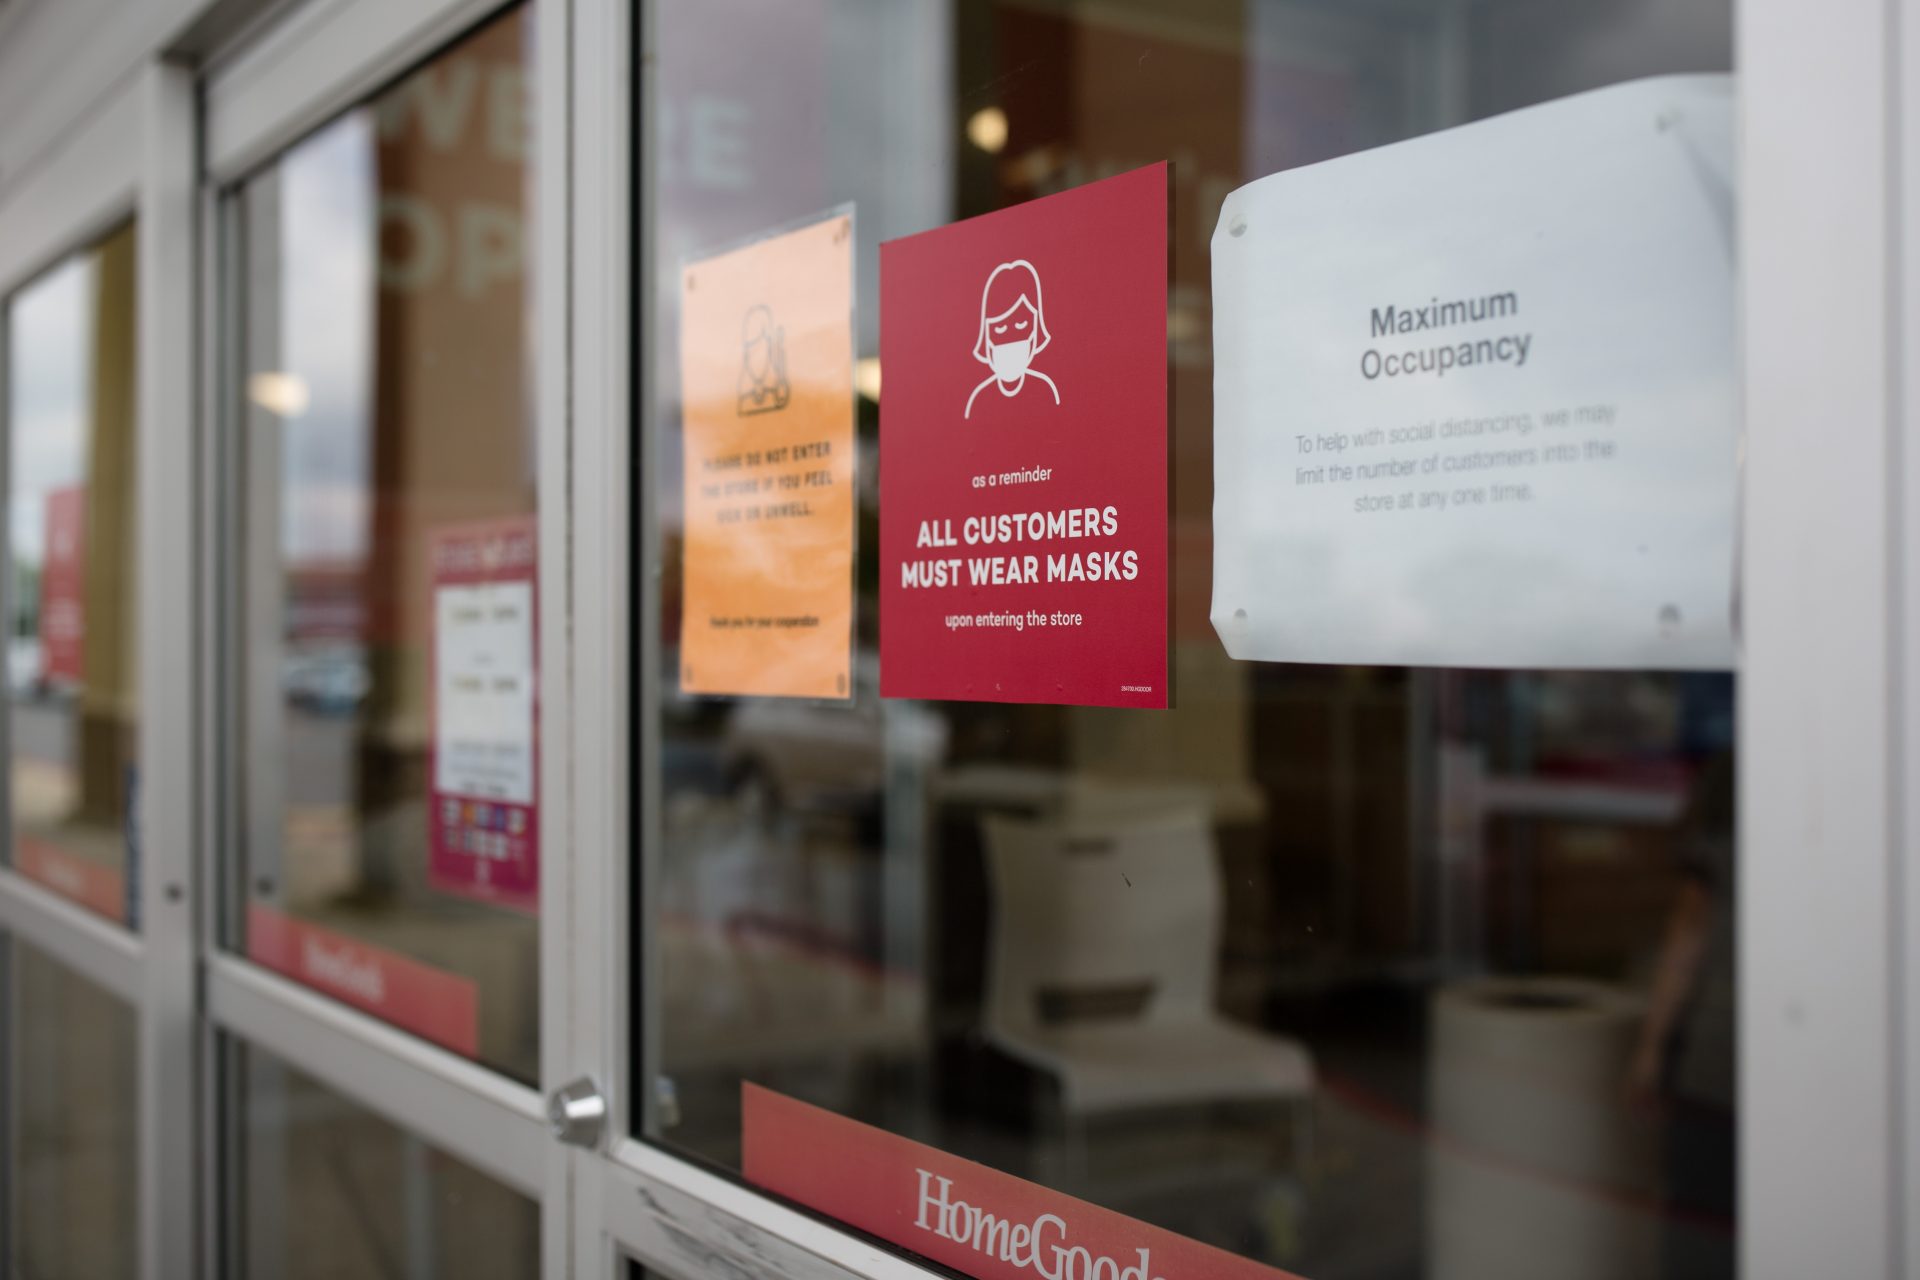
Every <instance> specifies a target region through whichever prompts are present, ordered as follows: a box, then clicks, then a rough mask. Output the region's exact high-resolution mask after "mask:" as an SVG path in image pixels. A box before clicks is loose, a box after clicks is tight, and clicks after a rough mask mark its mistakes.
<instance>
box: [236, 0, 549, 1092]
mask: <svg viewBox="0 0 1920 1280" xmlns="http://www.w3.org/2000/svg"><path fill="white" fill-rule="evenodd" d="M531 38H532V25H531V23H530V22H529V21H528V20H527V18H526V16H525V14H524V12H523V11H520V10H515V11H512V12H509V13H507V14H505V15H503V16H501V17H498V18H496V19H494V20H492V21H491V22H489V23H488V24H487V25H485V26H483V27H481V28H479V29H478V30H476V31H474V32H473V33H471V34H469V35H467V36H466V37H464V38H463V39H461V40H460V41H458V42H457V43H455V44H454V45H452V46H451V47H449V48H448V49H446V50H445V51H444V52H442V53H440V54H438V55H436V56H435V57H433V58H431V59H430V60H428V61H427V62H426V63H424V64H423V65H422V66H420V67H419V68H417V69H415V70H413V71H411V72H409V73H408V74H407V75H405V76H404V77H403V78H401V79H400V80H399V81H398V82H396V83H395V84H393V85H392V86H391V87H389V88H387V89H385V90H384V91H382V92H381V93H379V94H378V95H376V96H375V97H374V98H372V99H371V100H370V101H368V102H367V103H365V104H364V105H362V106H359V107H356V108H354V109H353V110H351V111H349V112H347V113H346V114H344V115H343V116H341V117H339V118H338V119H336V120H334V121H333V122H332V123H330V124H328V125H326V126H325V127H324V128H322V129H320V130H319V131H318V132H316V133H315V134H313V135H312V136H311V137H309V138H307V139H305V140H304V141H302V142H300V143H299V144H297V145H296V146H294V147H293V148H291V149H290V150H289V151H287V152H286V153H285V154H283V155H281V156H280V157H279V158H277V159H275V160H274V161H272V162H271V163H270V164H268V165H267V166H266V167H264V168H263V169H261V170H260V171H259V172H257V173H255V174H253V175H252V176H250V177H248V178H247V179H245V180H244V181H243V182H241V183H240V184H239V185H238V186H237V187H236V188H235V189H234V190H232V191H231V192H230V193H229V198H228V201H227V206H226V217H225V221H224V226H225V228H226V233H227V235H228V236H229V237H230V238H231V240H232V242H233V245H234V247H235V249H236V251H237V252H236V253H234V255H233V256H232V259H231V260H232V261H233V262H234V264H235V265H234V268H233V269H234V271H235V273H236V277H237V279H236V283H237V285H238V294H239V298H240V304H239V311H240V314H239V316H238V317H237V320H238V332H239V334H240V342H239V348H240V349H239V353H238V363H239V377H238V378H237V380H236V381H237V385H235V386H234V387H232V389H231V391H232V394H233V395H234V396H235V397H236V399H237V400H238V401H239V402H240V405H241V408H240V413H239V420H238V423H237V429H236V431H235V432H234V435H233V439H232V440H231V446H232V448H233V451H234V455H235V467H236V468H237V470H238V472H239V475H240V478H241V482H240V484H239V485H238V487H237V492H238V493H239V494H240V495H242V496H241V509H240V511H239V513H238V515H239V520H240V531H239V532H240V539H239V543H240V548H241V549H240V552H239V555H238V557H237V559H236V561H235V562H234V564H233V580H234V581H235V582H236V584H237V600H236V602H235V603H236V610H235V612H236V614H237V616H238V618H239V626H240V634H239V635H238V636H237V637H236V639H237V642H238V656H239V662H238V664H237V666H236V668H235V670H234V672H233V678H234V679H236V680H237V682H238V688H237V694H238V696H237V699H236V701H237V705H238V707H239V712H238V715H239V723H238V724H237V725H236V726H235V727H236V732H237V735H238V736H237V740H238V742H239V743H240V748H239V750H238V751H237V753H236V756H235V760H234V768H235V769H236V770H237V773H238V780H239V783H240V786H239V788H238V795H239V812H238V813H237V814H235V815H234V817H235V822H236V824H237V828H238V831H239V836H240V839H239V865H238V868H237V870H238V876H237V894H236V898H237V901H238V903H239V909H238V910H237V911H236V913H235V917H234V919H233V920H232V921H231V922H230V926H231V927H230V932H229V934H228V941H229V942H230V943H231V944H232V945H234V946H235V947H236V948H238V949H240V950H242V951H243V952H244V953H245V954H247V955H248V956H249V957H251V958H252V959H254V960H256V961H258V962H260V963H262V964H264V965H267V966H269V967H271V968H274V969H276V970H279V971H280V972H282V973H285V974H287V975H288V976H291V977H293V978H294V979H296V980H297V981H301V982H304V983H307V984H309V985H312V986H314V987H315V988H317V989H319V990H321V991H323V992H326V993H327V994H329V995H332V996H334V997H336V998H338V999H341V1000H344V1001H346V1002H348V1003H350V1004H353V1005H355V1006H356V1007H359V1008H362V1009H364V1010H366V1011H367V1012H370V1013H372V1014H374V1015H376V1016H378V1017H382V1018H385V1019H387V1020H388V1021H391V1022H393V1023H395V1024H397V1025H399V1026H401V1027H404V1028H406V1029H408V1030H410V1031H413V1032H415V1033H416V1034H419V1035H421V1036H424V1037H426V1038H427V1039H429V1040H432V1041H433V1042H434V1043H436V1044H439V1045H441V1046H442V1047H444V1048H448V1049H451V1050H453V1051H454V1052H457V1053H461V1054H464V1055H466V1056H468V1057H472V1058H475V1059H477V1060H479V1061H481V1062H484V1063H486V1064H488V1065H490V1066H493V1067H496V1068H498V1069H500V1070H502V1071H505V1072H507V1073H509V1074H511V1075H513V1076H515V1077H517V1078H519V1079H522V1080H532V1079H534V1078H535V1076H536V1074H537V1069H538V1062H539V1054H538V1043H539V1042H538V1029H539V1017H538V1010H539V986H538V977H539V964H538V946H537V938H536V933H537V929H536V919H537V907H538V895H539V840H538V829H539V826H538V809H539V800H538V794H537V779H538V761H537V743H536V742H535V738H534V720H535V698H536V692H535V688H534V674H535V653H534V637H535V635H536V634H537V626H536V622H535V614H536V610H537V608H538V602H537V584H536V582H535V575H534V565H535V563H536V551H535V543H534V537H535V533H534V513H535V502H536V498H535V475H534V456H535V448H534V429H533V409H532V403H531V394H532V393H531V381H532V380H531V370H532V359H533V356H532V349H533V341H534V338H533V333H532V330H531V326H530V316H531V290H530V288H529V284H528V272H529V247H530V245H531V244H532V237H531V235H530V233H529V228H528V218H529V211H530V209H531V199H530V193H529V185H530V183H531V180H532V179H531V174H532V164H531V147H532V134H531V116H530V111H531V106H530V102H529V94H530V66H531V43H530V42H531Z"/></svg>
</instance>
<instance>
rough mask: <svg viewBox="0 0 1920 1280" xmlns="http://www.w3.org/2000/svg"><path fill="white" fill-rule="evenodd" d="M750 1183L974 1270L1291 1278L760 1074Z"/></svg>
mask: <svg viewBox="0 0 1920 1280" xmlns="http://www.w3.org/2000/svg"><path fill="white" fill-rule="evenodd" d="M740 1110H741V1120H740V1128H741V1138H742V1145H743V1146H744V1148H745V1150H744V1151H743V1152H742V1165H743V1170H744V1172H745V1174H746V1178H747V1181H748V1182H751V1183H753V1184H754V1185H755V1186H758V1187H764V1188H766V1189H767V1190H768V1191H771V1192H774V1193H775V1194H776V1195H782V1196H785V1197H787V1198H788V1199H789V1200H795V1201H798V1202H799V1203H801V1204H804V1205H806V1206H807V1207H808V1208H811V1209H816V1210H818V1211H819V1212H821V1213H825V1214H828V1215H830V1216H832V1217H835V1218H838V1219H840V1220H841V1221H843V1222H847V1223H850V1224H852V1225H853V1226H855V1227H858V1228H859V1229H860V1230H862V1231H865V1232H868V1233H870V1234H872V1235H875V1236H878V1237H879V1238H880V1239H882V1240H886V1241H889V1242H891V1243H893V1244H897V1245H900V1246H901V1247H902V1248H905V1249H910V1250H912V1251H913V1252H914V1253H917V1254H919V1255H920V1256H922V1257H925V1258H932V1259H933V1260H934V1261H935V1262H937V1263H940V1264H941V1265H942V1266H946V1267H951V1268H953V1270H955V1271H957V1272H959V1273H961V1274H962V1275H969V1276H978V1277H980V1278H981V1280H1091V1278H1093V1277H1111V1280H1191V1278H1196V1277H1202V1276H1204V1277H1207V1280H1289V1277H1290V1273H1288V1272H1285V1271H1280V1270H1278V1269H1276V1268H1274V1267H1269V1266H1266V1265H1264V1264H1262V1263H1258V1262H1254V1261H1252V1260H1251V1259H1248V1258H1241V1257H1237V1256H1235V1255H1233V1254H1230V1253H1227V1252H1224V1251H1223V1250H1220V1249H1216V1248H1214V1247H1213V1246H1211V1245H1206V1244H1201V1243H1200V1242H1199V1241H1197V1240H1193V1239H1189V1238H1188V1237H1186V1236H1182V1235H1178V1234H1176V1233H1174V1232H1172V1231H1168V1230H1166V1229H1165V1228H1164V1227H1156V1226H1153V1225H1152V1224H1150V1223H1146V1222H1141V1221H1139V1220H1137V1219H1134V1218H1129V1217H1127V1216H1126V1215H1125V1214H1121V1213H1116V1212H1114V1211H1113V1210H1111V1209H1103V1208H1101V1207H1100V1206H1099V1205H1095V1204H1089V1203H1087V1202H1086V1201H1085V1200H1080V1199H1076V1198H1075V1197H1073V1196H1069V1195H1065V1194H1062V1193H1061V1192H1058V1191H1054V1190H1052V1189H1051V1188H1048V1187H1044V1186H1041V1185H1039V1184H1038V1183H1033V1182H1028V1181H1027V1180H1025V1179H1024V1178H1016V1177H1014V1176H1013V1175H1012V1174H1007V1173H1002V1172H1000V1171H999V1170H998V1169H992V1168H988V1167H987V1166H986V1165H983V1164H976V1163H975V1162H974V1161H972V1160H963V1159H961V1158H960V1157H959V1156H955V1155H949V1154H948V1153H946V1152H944V1151H941V1150H940V1149H938V1148H937V1147H929V1146H925V1145H923V1144H921V1143H918V1142H914V1141H911V1140H909V1139H907V1138H902V1137H900V1136H898V1135H896V1134H892V1133H888V1132H887V1131H886V1130H884V1129H876V1128H874V1127H873V1126H871V1125H866V1124H861V1123H860V1122H859V1121H857V1120H849V1119H847V1118H846V1117H845V1116H840V1115H836V1114H834V1113H833V1112H831V1111H826V1110H823V1109H821V1108H819V1107H815V1106H811V1105H809V1104H807V1103H804V1102H800V1101H797V1100H795V1099H793V1098H789V1097H786V1096H784V1095H782V1094H778V1093H775V1092H773V1091H772V1090H770V1089H763V1088H761V1087H760V1086H759V1085H756V1084H751V1083H745V1082H743V1083H742V1084H741V1086H740Z"/></svg>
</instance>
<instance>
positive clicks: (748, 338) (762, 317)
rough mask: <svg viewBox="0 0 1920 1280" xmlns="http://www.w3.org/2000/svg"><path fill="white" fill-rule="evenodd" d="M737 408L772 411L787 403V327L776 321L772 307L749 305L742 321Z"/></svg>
mask: <svg viewBox="0 0 1920 1280" xmlns="http://www.w3.org/2000/svg"><path fill="white" fill-rule="evenodd" d="M737 390H738V402H737V406H736V408H737V411H738V412H739V413H740V415H741V416H743V417H744V416H745V415H747V414H750V413H772V412H773V411H774V410H776V409H784V408H786V407H787V400H788V399H789V398H790V397H791V396H792V394H793V392H792V388H791V387H790V386H789V385H788V383H787V331H786V330H785V329H784V328H782V327H781V326H779V325H776V324H775V323H774V322H773V309H772V308H771V307H767V306H764V305H762V306H755V307H748V308H747V314H746V317H745V319H743V320H742V321H741V322H740V381H739V386H738V389H737Z"/></svg>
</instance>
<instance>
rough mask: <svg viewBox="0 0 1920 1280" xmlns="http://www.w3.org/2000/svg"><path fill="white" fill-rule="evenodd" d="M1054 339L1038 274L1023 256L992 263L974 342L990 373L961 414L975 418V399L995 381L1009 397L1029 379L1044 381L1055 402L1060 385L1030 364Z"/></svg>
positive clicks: (983, 294)
mask: <svg viewBox="0 0 1920 1280" xmlns="http://www.w3.org/2000/svg"><path fill="white" fill-rule="evenodd" d="M1052 341H1053V335H1052V334H1051V333H1048V332H1047V314H1046V304H1045V303H1044V302H1043V301H1042V300H1041V297H1040V273H1039V272H1038V271H1035V270H1034V268H1033V264H1032V263H1031V262H1028V261H1027V260H1026V259H1025V258H1016V259H1014V260H1013V261H1012V262H1003V263H1001V264H1000V265H999V266H997V267H995V268H994V269H993V273H992V274H991V275H989V276H988V277H987V287H986V288H985V289H982V290H981V291H980V336H979V337H978V338H976V339H975V340H974V344H973V358H974V359H975V360H978V361H979V362H980V363H981V364H984V365H986V366H987V367H988V368H989V369H991V370H993V372H992V373H990V374H988V375H987V376H986V378H985V379H984V380H983V381H982V382H981V383H980V385H979V386H977V387H975V388H974V389H973V394H972V395H970V396H968V397H967V411H966V413H965V414H964V415H963V416H965V417H967V418H971V417H973V402H974V401H975V400H977V399H979V398H980V393H981V392H982V391H985V390H986V389H987V388H988V387H990V386H994V385H996V384H998V386H999V388H1000V394H1001V395H1003V396H1007V397H1009V398H1011V397H1013V396H1017V395H1019V394H1020V390H1021V388H1023V387H1025V386H1026V385H1027V379H1029V378H1033V379H1036V380H1038V381H1040V382H1043V383H1045V384H1046V388H1047V390H1048V391H1049V392H1051V393H1052V394H1053V402H1054V403H1055V404H1059V403H1060V388H1059V387H1057V386H1055V385H1054V382H1053V379H1052V378H1049V377H1048V376H1047V375H1046V374H1044V373H1042V372H1040V371H1039V370H1038V369H1036V368H1034V367H1033V360H1034V357H1036V356H1038V355H1039V354H1040V353H1041V352H1042V351H1045V350H1046V349H1047V344H1048V343H1050V342H1052Z"/></svg>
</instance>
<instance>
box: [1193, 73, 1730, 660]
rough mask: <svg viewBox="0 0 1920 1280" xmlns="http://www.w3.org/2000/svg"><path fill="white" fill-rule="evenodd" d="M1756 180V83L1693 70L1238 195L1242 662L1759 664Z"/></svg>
mask: <svg viewBox="0 0 1920 1280" xmlns="http://www.w3.org/2000/svg"><path fill="white" fill-rule="evenodd" d="M1732 169H1733V86H1732V83H1731V81H1730V79H1729V78H1728V77H1726V76H1675V77H1667V78H1662V79H1654V80H1642V81H1636V82H1632V83H1628V84H1622V85H1616V86H1614V87H1612V88H1608V89H1601V90H1598V91H1595V92H1592V93H1585V94H1580V95H1578V96H1576V97H1571V98H1567V99H1563V100H1561V101H1559V102H1551V103H1547V104H1545V105H1542V106H1537V107H1529V108H1527V109H1525V110H1522V111H1515V112H1512V113H1510V114H1508V115H1503V116H1496V117H1493V118H1492V119H1488V120H1483V121H1479V122H1476V123H1473V124H1469V125H1464V126H1462V127H1460V128H1456V129H1449V130H1446V131H1444V132H1441V133H1435V134H1431V135H1428V136H1427V137H1423V138H1416V139H1414V140H1412V141H1410V142H1403V143H1398V144H1396V145H1393V146H1389V147H1382V148H1380V149H1378V150H1374V151H1368V152H1363V153H1360V154H1357V155H1351V156H1346V157H1343V158H1341V159H1337V160H1331V161H1328V162H1326V163H1324V164H1316V165H1308V166H1305V167H1303V168H1299V169H1293V170H1289V171H1287V172H1285V173H1280V174H1276V175H1274V176H1272V177H1269V178H1263V179H1261V180H1260V181H1258V182H1255V183H1253V184H1251V185H1249V186H1245V187H1242V188H1240V189H1239V190H1238V191H1235V192H1234V193H1233V194H1232V195H1230V196H1229V197H1228V198H1227V201H1226V203H1225V205H1224V206H1223V208H1222V209H1221V212H1220V221H1219V226H1218V227H1217V229H1216V230H1215V232H1214V238H1213V310H1214V356H1215V378H1214V387H1215V407H1214V579H1213V607H1212V617H1213V624H1214V628H1215V629H1216V630H1217V631H1218V632H1219V635H1220V638H1221V640H1222V642H1223V643H1224V644H1225V645H1226V648H1227V651H1228V652H1229V653H1230V654H1232V655H1233V656H1234V657H1236V658H1242V659H1249V660H1254V661H1263V662H1327V663H1384V664H1392V665H1412V666H1472V667H1536V668H1537V667H1598V668H1607V667H1613V668H1662V669H1672V668H1717V667H1730V666H1732V665H1733V660H1734V635H1733V587H1734V565H1735V557H1736V491H1737V471H1736V461H1735V460H1736V456H1737V453H1738V432H1739V401H1738V395H1737V384H1736V380H1735V376H1734V369H1735V363H1734V357H1735V351H1736V341H1735V331H1734V316H1735V308H1734V280H1735V271H1734V203H1733V202H1734V191H1733V182H1732ZM1469 178H1470V180H1469ZM1415 193H1417V198H1415Z"/></svg>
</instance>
